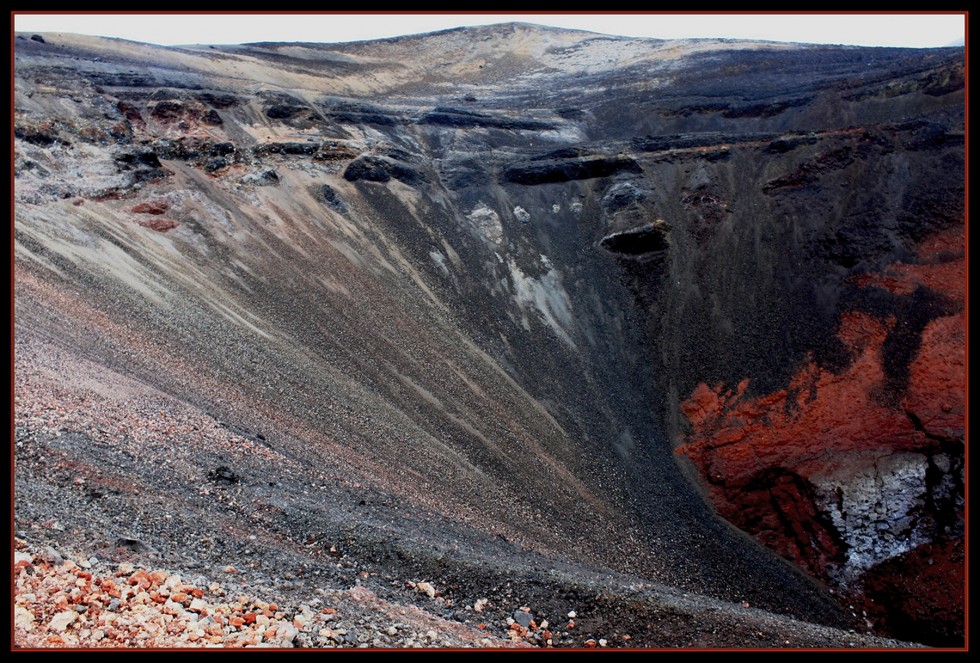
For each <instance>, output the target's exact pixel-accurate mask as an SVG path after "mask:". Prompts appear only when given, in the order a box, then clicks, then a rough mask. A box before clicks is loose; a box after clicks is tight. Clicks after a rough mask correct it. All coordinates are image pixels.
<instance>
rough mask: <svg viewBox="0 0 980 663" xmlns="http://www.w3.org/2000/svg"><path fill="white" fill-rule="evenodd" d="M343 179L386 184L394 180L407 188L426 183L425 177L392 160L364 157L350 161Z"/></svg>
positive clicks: (411, 168) (415, 170)
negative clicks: (407, 186)
mask: <svg viewBox="0 0 980 663" xmlns="http://www.w3.org/2000/svg"><path fill="white" fill-rule="evenodd" d="M344 179H345V180H347V181H348V182H356V181H358V180H365V181H368V182H388V181H389V180H391V179H396V180H398V181H399V182H403V183H404V184H407V185H409V186H417V185H419V184H421V183H423V182H425V181H426V177H425V175H424V174H423V173H421V172H419V171H418V170H417V169H415V168H413V167H411V166H409V165H407V164H404V163H400V162H398V161H395V160H394V159H388V158H386V157H376V156H365V157H361V158H359V159H356V160H354V161H352V162H351V163H350V165H349V166H347V168H346V169H345V170H344Z"/></svg>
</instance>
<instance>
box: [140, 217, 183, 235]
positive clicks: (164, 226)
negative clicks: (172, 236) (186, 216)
mask: <svg viewBox="0 0 980 663" xmlns="http://www.w3.org/2000/svg"><path fill="white" fill-rule="evenodd" d="M137 223H139V224H140V225H141V226H143V227H144V228H149V229H150V230H156V231H157V232H161V233H167V232H170V231H171V230H173V229H174V228H176V227H177V226H179V225H180V223H179V222H178V221H174V220H173V219H145V220H143V219H141V220H139V221H137Z"/></svg>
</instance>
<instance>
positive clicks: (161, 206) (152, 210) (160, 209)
mask: <svg viewBox="0 0 980 663" xmlns="http://www.w3.org/2000/svg"><path fill="white" fill-rule="evenodd" d="M169 209H170V203H168V202H167V201H165V200H148V201H146V202H142V203H140V204H138V205H135V206H133V208H132V210H130V211H132V212H133V213H134V214H163V213H165V212H166V211H167V210H169Z"/></svg>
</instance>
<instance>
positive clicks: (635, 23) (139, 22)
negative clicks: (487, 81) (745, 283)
mask: <svg viewBox="0 0 980 663" xmlns="http://www.w3.org/2000/svg"><path fill="white" fill-rule="evenodd" d="M508 21H523V22H527V23H540V24H544V25H552V26H556V27H565V28H576V29H579V30H591V31H593V32H601V33H605V34H616V35H626V36H631V37H655V38H659V39H678V38H685V37H723V38H735V39H765V40H772V41H795V42H809V43H827V44H855V45H861V46H910V47H932V46H948V45H950V44H952V43H957V44H962V43H963V41H964V35H965V25H966V17H965V14H964V13H962V12H961V13H957V14H924V13H917V14H846V15H840V14H782V15H778V14H777V15H773V14H751V15H750V14H734V15H718V14H697V15H694V14H625V13H619V14H514V13H508V14H503V13H500V14H475V13H474V14H433V13H415V14H223V15H216V14H206V13H197V14H147V13H142V14H118V13H104V14H84V15H79V14H75V15H72V14H29V13H23V12H18V13H16V14H15V15H14V28H15V30H16V31H18V32H75V33H80V34H88V35H98V36H103V37H121V38H123V39H131V40H134V41H143V42H149V43H155V44H241V43H247V42H256V41H299V42H342V41H360V40H365V39H377V38H381V37H393V36H397V35H404V34H416V33H421V32H431V31H434V30H443V29H446V28H452V27H458V26H464V25H484V24H488V23H504V22H508Z"/></svg>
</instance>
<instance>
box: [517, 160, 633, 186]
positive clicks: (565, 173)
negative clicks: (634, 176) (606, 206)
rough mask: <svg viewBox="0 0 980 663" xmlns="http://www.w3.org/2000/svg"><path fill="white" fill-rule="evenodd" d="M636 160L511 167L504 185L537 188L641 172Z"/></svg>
mask: <svg viewBox="0 0 980 663" xmlns="http://www.w3.org/2000/svg"><path fill="white" fill-rule="evenodd" d="M641 172H643V169H642V168H641V167H640V164H638V163H637V162H636V160H635V159H631V158H628V157H583V158H576V159H555V160H547V161H535V162H532V163H527V164H520V165H516V166H511V167H509V168H507V169H506V170H504V172H503V173H501V175H500V180H501V182H510V183H513V184H523V185H525V186H533V185H536V184H555V183H559V182H570V181H573V180H589V179H594V178H597V177H609V176H610V175H615V174H617V173H641Z"/></svg>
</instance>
